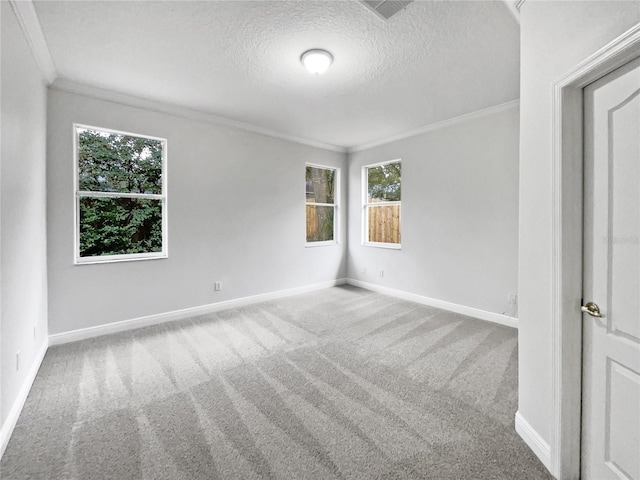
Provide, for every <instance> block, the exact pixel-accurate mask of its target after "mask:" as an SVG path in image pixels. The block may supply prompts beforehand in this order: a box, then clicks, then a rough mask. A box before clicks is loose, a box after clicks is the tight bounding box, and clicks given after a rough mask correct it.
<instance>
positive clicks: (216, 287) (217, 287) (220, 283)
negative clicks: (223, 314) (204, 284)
mask: <svg viewBox="0 0 640 480" xmlns="http://www.w3.org/2000/svg"><path fill="white" fill-rule="evenodd" d="M214 288H215V290H216V292H219V291H220V290H222V282H216V283H215V285H214Z"/></svg>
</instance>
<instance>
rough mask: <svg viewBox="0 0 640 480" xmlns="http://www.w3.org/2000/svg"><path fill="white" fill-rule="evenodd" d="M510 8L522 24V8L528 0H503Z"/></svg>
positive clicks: (514, 16)
mask: <svg viewBox="0 0 640 480" xmlns="http://www.w3.org/2000/svg"><path fill="white" fill-rule="evenodd" d="M502 1H503V2H504V4H505V5H506V6H507V8H508V9H509V13H511V15H512V16H513V18H514V19H515V21H516V22H518V25H519V24H520V9H521V8H522V5H524V2H525V1H526V0H502Z"/></svg>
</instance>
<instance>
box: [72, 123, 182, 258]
mask: <svg viewBox="0 0 640 480" xmlns="http://www.w3.org/2000/svg"><path fill="white" fill-rule="evenodd" d="M79 129H85V130H94V131H99V132H106V133H109V134H116V135H127V136H130V137H138V138H148V139H150V140H157V141H159V142H161V144H162V193H160V194H155V193H126V192H99V191H98V192H96V191H86V190H80V181H79V165H78V163H79V158H78V151H79V146H80V132H79ZM167 149H168V142H167V139H166V138H162V137H155V136H151V135H144V134H140V133H131V132H125V131H122V130H115V129H112V128H105V127H95V126H92V125H86V124H82V123H75V122H74V123H73V192H74V195H73V196H74V209H73V213H74V219H73V224H74V231H73V233H74V241H73V248H74V252H73V257H74V265H90V264H96V263H116V262H132V261H139V260H156V259H162V258H167V257H168V256H169V249H168V238H167V237H168V235H167V230H168V229H167V226H168V219H167V213H168V209H167ZM83 197H91V198H142V199H150V200H160V205H161V214H162V224H161V227H162V250H161V251H159V252H146V253H122V254H116V255H97V256H91V257H82V256H80V199H81V198H83Z"/></svg>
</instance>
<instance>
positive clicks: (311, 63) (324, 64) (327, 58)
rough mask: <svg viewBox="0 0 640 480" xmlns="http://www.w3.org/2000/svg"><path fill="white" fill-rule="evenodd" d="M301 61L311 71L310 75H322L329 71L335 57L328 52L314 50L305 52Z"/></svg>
mask: <svg viewBox="0 0 640 480" xmlns="http://www.w3.org/2000/svg"><path fill="white" fill-rule="evenodd" d="M300 61H301V62H302V64H303V65H304V66H305V68H306V69H307V70H309V73H312V74H314V75H321V74H323V73H324V72H326V71H327V69H328V68H329V65H331V62H333V55H331V54H330V53H329V52H327V51H326V50H322V49H319V48H314V49H313V50H307V51H306V52H304V53H303V54H302V56H301V57H300Z"/></svg>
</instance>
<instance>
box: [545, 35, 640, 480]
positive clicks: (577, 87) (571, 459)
mask: <svg viewBox="0 0 640 480" xmlns="http://www.w3.org/2000/svg"><path fill="white" fill-rule="evenodd" d="M639 56H640V24H637V25H635V26H634V27H633V28H631V29H629V30H627V31H626V32H625V33H623V34H622V35H620V36H619V37H618V38H616V39H615V40H613V41H612V42H610V43H608V44H607V45H605V46H604V47H603V48H601V49H600V50H598V51H597V52H596V53H594V54H593V55H591V56H590V57H588V58H587V59H586V60H584V61H583V62H581V63H579V64H578V65H576V66H575V67H574V68H573V69H571V70H570V71H569V72H568V73H567V74H565V75H564V76H563V77H562V78H561V79H560V80H558V81H557V82H555V83H554V84H553V123H552V129H553V140H552V142H553V143H552V145H553V153H552V155H553V156H552V217H551V218H552V236H553V238H552V278H551V289H552V290H551V291H552V303H551V335H552V339H551V340H552V343H551V374H552V405H551V408H552V411H551V414H552V417H551V418H552V425H551V445H550V453H551V473H552V474H553V475H554V476H556V477H557V478H558V479H559V480H565V479H575V478H580V473H581V472H580V453H581V452H580V441H581V409H580V405H581V397H582V373H581V372H582V312H580V302H581V300H582V233H583V232H582V171H583V165H582V163H583V157H582V138H583V106H582V89H583V88H584V87H586V86H587V85H589V84H590V83H592V82H594V81H596V80H598V79H599V78H602V77H603V76H605V75H607V74H608V73H610V72H612V71H613V70H615V69H616V68H618V67H621V66H622V65H624V64H625V63H627V62H629V61H631V60H633V59H634V58H637V57H639Z"/></svg>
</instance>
